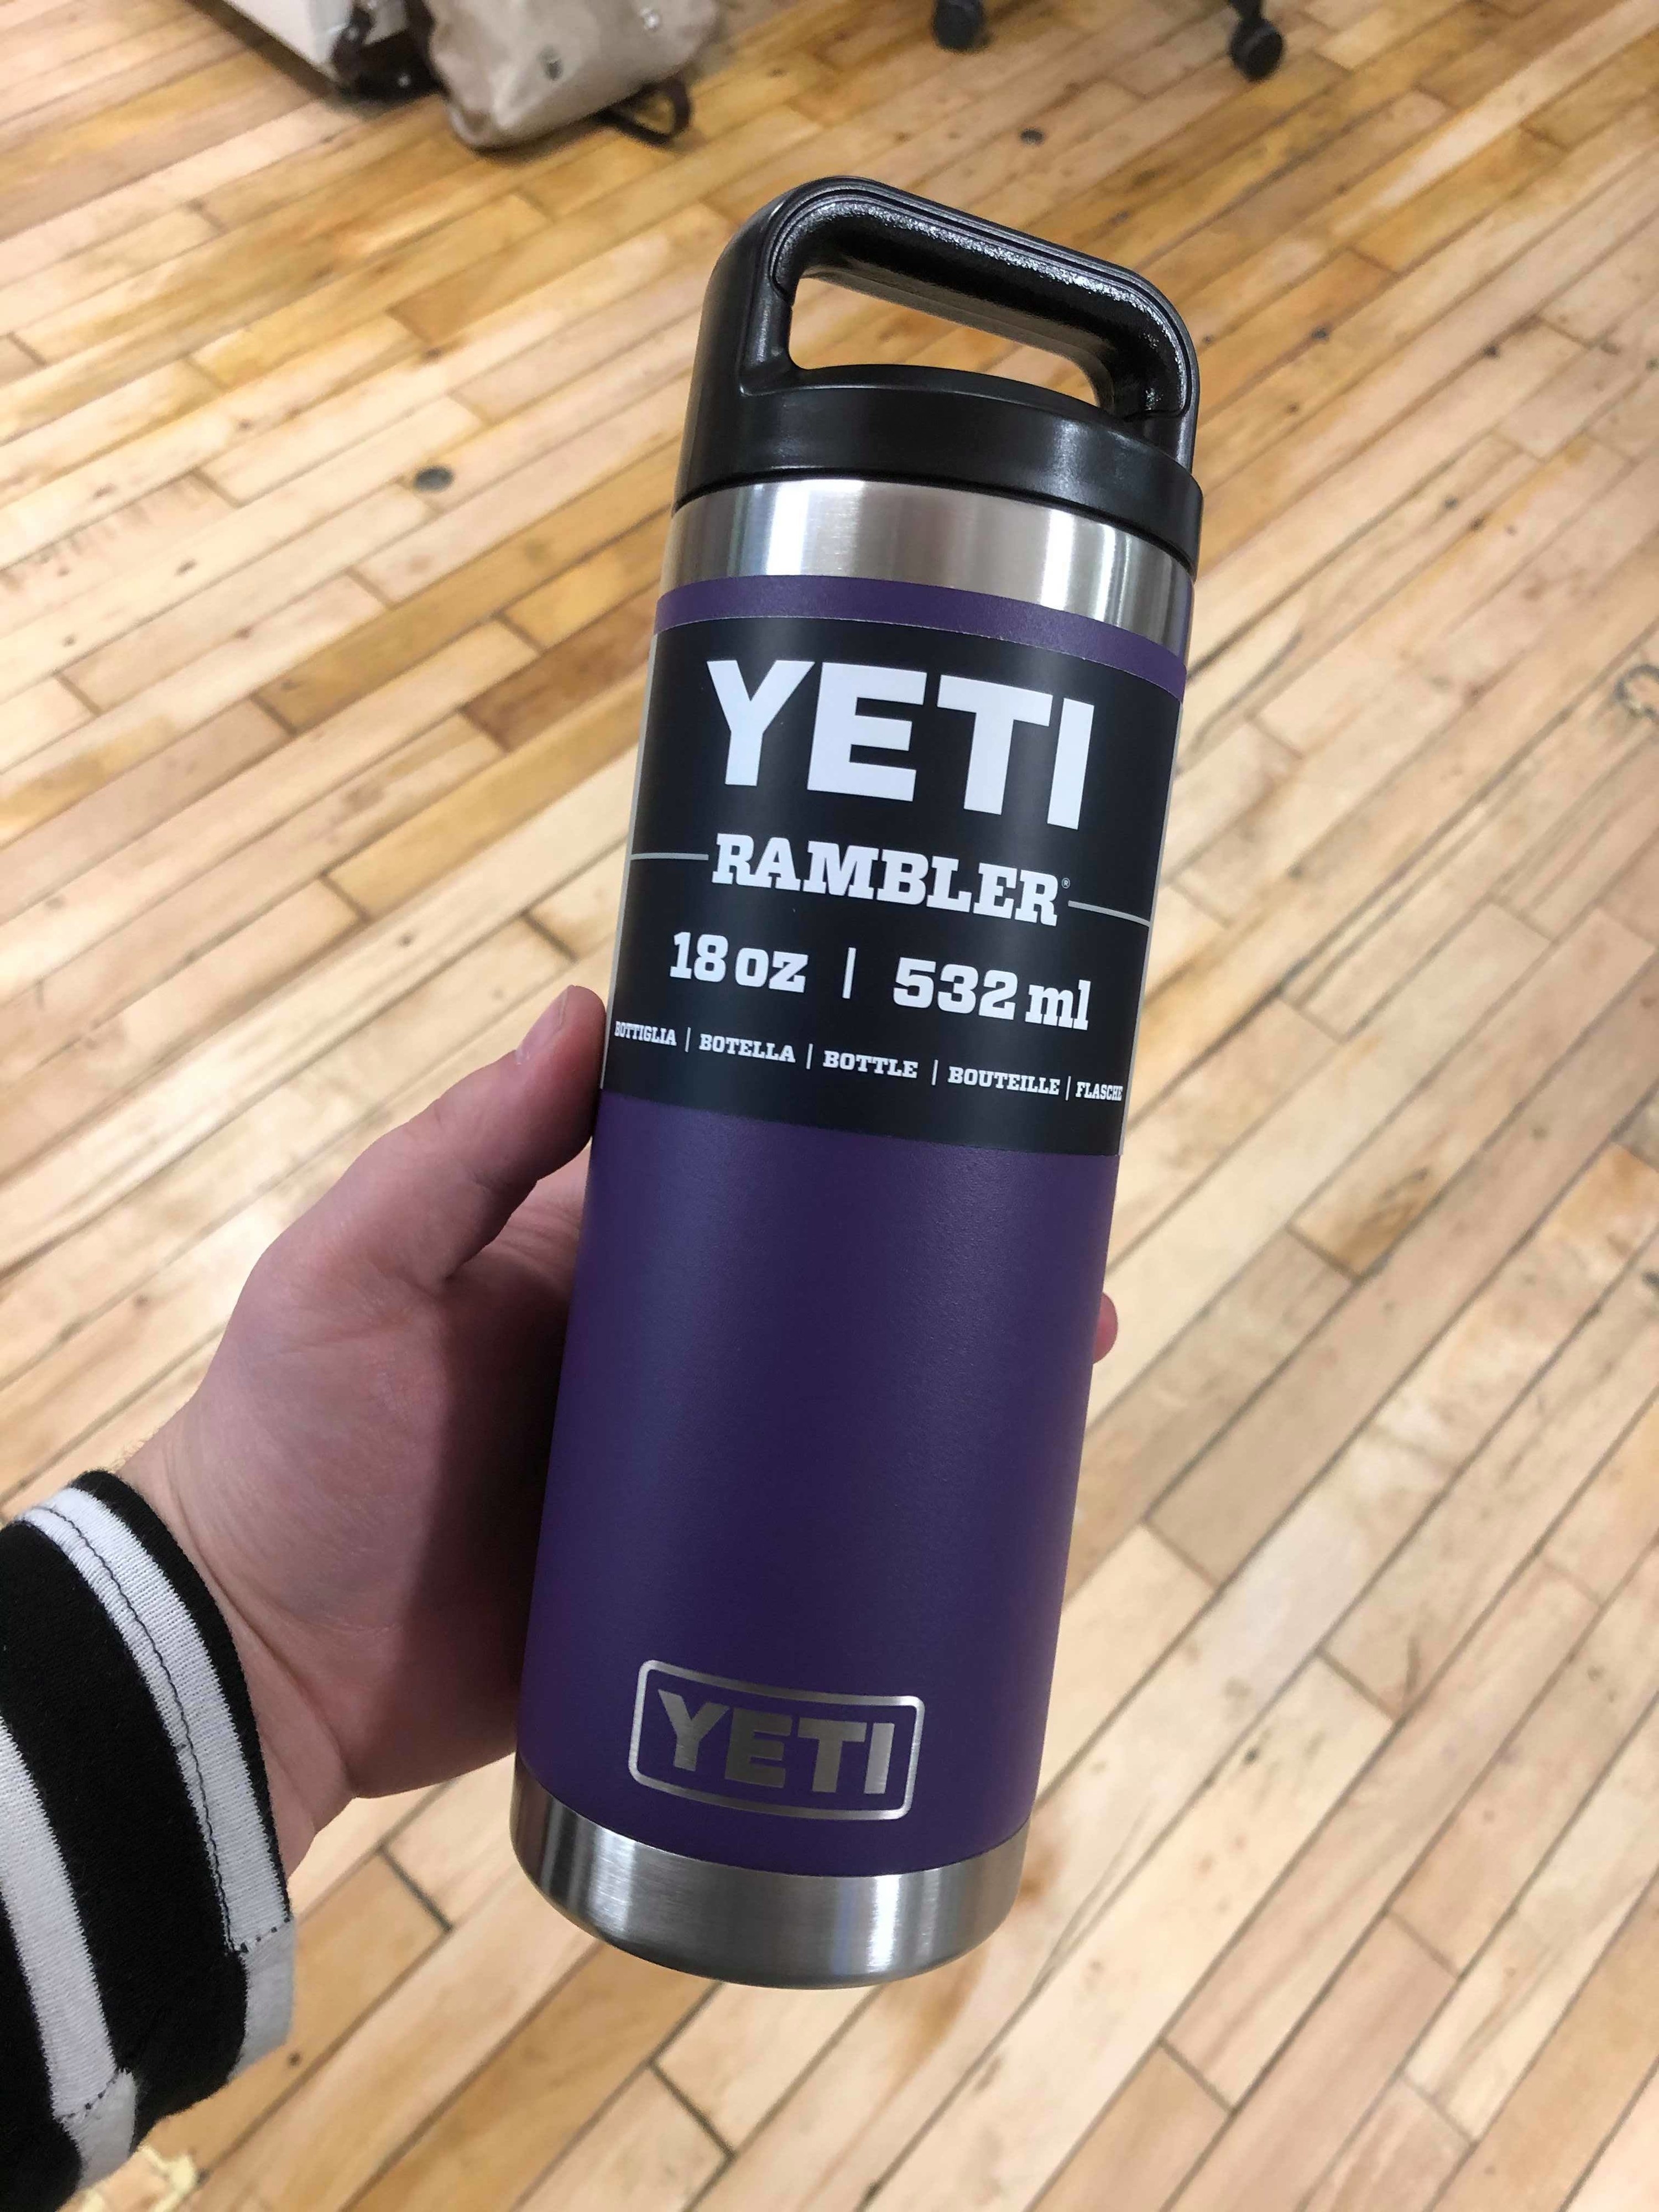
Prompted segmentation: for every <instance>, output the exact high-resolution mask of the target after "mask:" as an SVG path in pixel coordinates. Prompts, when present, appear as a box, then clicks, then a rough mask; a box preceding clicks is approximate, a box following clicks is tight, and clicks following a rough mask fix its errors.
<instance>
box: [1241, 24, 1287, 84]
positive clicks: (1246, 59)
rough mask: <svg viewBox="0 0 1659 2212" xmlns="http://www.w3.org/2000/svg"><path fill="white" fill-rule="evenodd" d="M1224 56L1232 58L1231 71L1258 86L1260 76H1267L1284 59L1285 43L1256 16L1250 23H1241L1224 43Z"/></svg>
mask: <svg viewBox="0 0 1659 2212" xmlns="http://www.w3.org/2000/svg"><path fill="white" fill-rule="evenodd" d="M1227 51H1228V52H1229V53H1230V54H1231V56H1232V58H1233V67H1234V68H1235V69H1236V70H1237V71H1238V73H1239V75H1240V76H1246V77H1249V80H1250V82H1251V83H1252V84H1259V83H1260V82H1261V79H1262V78H1263V77H1264V76H1272V75H1273V71H1274V70H1276V69H1277V68H1278V67H1279V64H1280V62H1282V61H1283V60H1284V58H1285V40H1284V38H1283V36H1282V34H1281V33H1279V32H1278V31H1276V30H1275V29H1274V28H1273V25H1272V24H1271V23H1268V22H1265V21H1263V20H1262V18H1261V16H1260V15H1258V16H1256V17H1255V20H1254V21H1249V22H1243V23H1241V24H1240V25H1239V26H1238V27H1237V30H1235V31H1234V33H1233V35H1232V37H1231V40H1229V41H1228V46H1227Z"/></svg>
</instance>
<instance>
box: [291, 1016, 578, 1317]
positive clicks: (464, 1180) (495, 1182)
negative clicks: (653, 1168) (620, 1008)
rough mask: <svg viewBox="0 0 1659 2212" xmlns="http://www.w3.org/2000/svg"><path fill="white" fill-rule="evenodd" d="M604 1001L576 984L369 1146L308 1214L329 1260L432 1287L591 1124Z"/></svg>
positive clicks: (309, 1228)
mask: <svg viewBox="0 0 1659 2212" xmlns="http://www.w3.org/2000/svg"><path fill="white" fill-rule="evenodd" d="M604 1039H605V1007H604V1006H603V1004H602V1003H601V1001H600V1000H599V999H598V998H596V997H595V996H594V994H593V993H592V991H587V990H583V989H582V988H580V986H576V985H573V986H571V987H569V988H568V989H566V990H564V991H562V992H561V993H560V994H559V996H558V997H557V998H556V1000H554V1001H553V1004H552V1005H551V1006H549V1007H548V1008H547V1009H546V1010H545V1012H544V1013H543V1014H542V1015H541V1016H540V1018H539V1019H538V1021H537V1022H536V1024H535V1025H534V1026H533V1027H532V1030H530V1032H529V1034H528V1035H527V1036H526V1038H525V1040H524V1042H523V1043H522V1044H520V1047H519V1048H518V1050H517V1052H515V1053H509V1054H507V1055H506V1056H505V1057H503V1058H502V1059H501V1060H494V1061H492V1062H491V1063H490V1065H489V1066H488V1067H481V1068H478V1069H477V1071H476V1072H475V1073H472V1074H471V1075H468V1076H465V1077H464V1078H463V1079H462V1080H461V1081H460V1082H459V1083H457V1084H455V1085H453V1086H452V1087H451V1088H450V1089H449V1090H447V1091H445V1092H444V1094H443V1096H442V1097H441V1098H437V1099H435V1100H434V1102H433V1103H432V1104H431V1105H430V1106H428V1108H427V1109H426V1111H425V1112H424V1113H422V1114H417V1115H416V1116H415V1118H414V1120H413V1121H405V1122H404V1124H403V1125H402V1127H400V1128H396V1129H393V1130H391V1131H390V1132H389V1133H387V1134H386V1136H384V1137H382V1138H381V1139H380V1140H379V1142H378V1143H376V1144H374V1145H371V1146H369V1148H368V1151H367V1152H364V1153H363V1155H362V1158H360V1159H358V1160H357V1161H356V1162H355V1163H354V1164H353V1165H352V1166H351V1167H350V1168H349V1169H348V1170H347V1171H346V1173H345V1174H344V1175H343V1176H342V1177H341V1178H340V1180H339V1182H337V1184H336V1185H335V1187H334V1188H333V1189H332V1190H331V1192H330V1193H329V1194H328V1195H327V1197H326V1198H325V1199H323V1200H321V1201H320V1202H319V1204H318V1205H317V1206H315V1207H313V1210H312V1212H311V1214H310V1215H309V1216H308V1217H307V1222H306V1224H305V1231H306V1233H307V1241H309V1239H310V1238H311V1237H315V1238H316V1239H317V1240H318V1242H319V1246H320V1248H321V1254H322V1255H324V1256H325V1259H326V1261H327V1264H328V1265H329V1266H330V1267H331V1269H335V1270H337V1269H340V1268H342V1267H343V1268H346V1269H349V1270H350V1271H351V1272H353V1273H364V1274H366V1275H368V1276H380V1277H381V1278H382V1279H386V1278H391V1279H394V1280H397V1281H400V1282H403V1283H405V1284H408V1285H410V1286H412V1287H414V1288H416V1289H419V1290H424V1291H436V1290H438V1289H440V1288H441V1286H442V1285H444V1284H445V1283H446V1282H447V1280H448V1279H449V1278H450V1277H451V1276H452V1275H453V1274H454V1273H455V1272H456V1270H457V1269H458V1268H459V1267H465V1264H466V1262H467V1261H469V1260H471V1259H472V1258H474V1257H475V1256H476V1255H477V1254H478V1253H479V1252H481V1251H483V1248H484V1246H485V1245H486V1244H489V1243H491V1242H493V1240H494V1239H495V1237H497V1236H498V1235H499V1234H500V1232H501V1230H502V1229H504V1228H505V1227H506V1225H507V1222H508V1221H509V1220H510V1219H511V1218H512V1216H513V1212H514V1211H515V1210H516V1208H517V1207H519V1206H521V1205H522V1204H523V1202H524V1200H526V1198H527V1197H528V1196H529V1195H530V1193H531V1192H532V1190H533V1189H534V1188H535V1187H536V1185H537V1184H538V1182H540V1181H541V1179H542V1177H543V1176H548V1175H551V1174H552V1172H553V1170H555V1169H556V1168H559V1167H562V1166H563V1164H564V1163H565V1162H566V1161H567V1160H568V1159H570V1158H574V1155H575V1154H576V1153H577V1152H580V1150H581V1148H582V1146H584V1145H585V1144H586V1142H587V1139H588V1138H589V1136H590V1135H591V1134H592V1127H593V1112H594V1107H595V1104H596V1103H597V1099H598V1094H599V1061H600V1054H601V1049H602V1047H603V1044H604Z"/></svg>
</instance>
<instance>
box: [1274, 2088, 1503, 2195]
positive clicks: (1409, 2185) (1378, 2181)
mask: <svg viewBox="0 0 1659 2212" xmlns="http://www.w3.org/2000/svg"><path fill="white" fill-rule="evenodd" d="M1467 2155H1468V2144H1467V2143H1466V2142H1464V2140H1463V2138H1462V2136H1460V2135H1459V2134H1458V2132H1457V2130H1456V2129H1455V2128H1454V2127H1453V2126H1452V2124H1451V2123H1450V2122H1449V2120H1447V2119H1445V2118H1443V2117H1442V2115H1441V2114H1440V2113H1439V2112H1437V2111H1436V2110H1435V2108H1434V2106H1432V2105H1431V2104H1428V2103H1425V2100H1423V2099H1422V2098H1421V2097H1419V2095H1418V2093H1417V2092H1416V2091H1415V2090H1414V2089H1413V2088H1412V2087H1411V2086H1410V2084H1409V2083H1408V2082H1403V2081H1402V2082H1396V2083H1395V2086H1394V2087H1392V2088H1391V2089H1390V2090H1389V2093H1388V2094H1387V2095H1386V2096H1384V2097H1383V2098H1382V2099H1381V2100H1379V2102H1378V2104H1377V2106H1376V2110H1375V2111H1374V2112H1372V2114H1371V2117H1370V2119H1369V2120H1367V2121H1366V2123H1365V2124H1364V2127H1363V2128H1361V2129H1360V2130H1359V2132H1358V2135H1357V2136H1355V2137H1354V2139H1353V2141H1352V2143H1351V2144H1350V2145H1349V2146H1348V2148H1347V2149H1346V2151H1344V2153H1343V2154H1342V2156H1341V2157H1340V2159H1338V2160H1337V2162H1336V2164H1335V2165H1334V2166H1333V2167H1332V2169H1331V2172H1330V2173H1329V2174H1328V2176H1327V2178H1326V2179H1325V2180H1324V2182H1323V2183H1322V2185H1321V2186H1320V2187H1319V2188H1318V2189H1316V2191H1314V2194H1313V2195H1312V2196H1311V2197H1310V2198H1309V2199H1308V2203H1307V2212H1429V2207H1430V2206H1431V2204H1432V2203H1434V2202H1435V2201H1436V2199H1437V2197H1439V2194H1440V2192H1441V2191H1442V2189H1443V2188H1444V2186H1445V2185H1446V2183H1447V2182H1448V2181H1449V2179H1451V2177H1452V2175H1453V2174H1454V2173H1455V2172H1456V2171H1457V2169H1458V2167H1459V2166H1461V2165H1462V2161H1463V2160H1464V2159H1465V2157H1466V2156H1467Z"/></svg>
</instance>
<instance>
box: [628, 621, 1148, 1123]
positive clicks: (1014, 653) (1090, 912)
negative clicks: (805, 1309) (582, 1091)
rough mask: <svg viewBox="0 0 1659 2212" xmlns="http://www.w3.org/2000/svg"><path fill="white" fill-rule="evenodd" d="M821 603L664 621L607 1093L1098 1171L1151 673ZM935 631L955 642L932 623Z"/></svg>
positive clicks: (1134, 642) (1096, 643)
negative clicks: (1024, 1154) (852, 613)
mask: <svg viewBox="0 0 1659 2212" xmlns="http://www.w3.org/2000/svg"><path fill="white" fill-rule="evenodd" d="M837 582H838V580H829V579H823V578H802V579H762V580H754V579H749V580H744V579H733V580H730V581H729V582H726V583H723V584H719V585H697V586H688V587H685V588H684V589H683V590H681V591H679V592H673V593H671V594H670V595H669V597H668V599H666V600H665V603H664V608H665V620H666V626H661V624H662V621H663V618H659V632H658V635H657V639H656V643H655V647H654V649H653V666H652V675H651V683H650V690H649V700H648V704H647V713H646V723H645V732H644V738H643V743H642V750H641V771H640V786H639V794H638V802H637V806H636V809H635V820H634V829H633V836H632V842H631V847H630V853H629V872H628V881H627V888H626V896H625V899H624V907H623V926H622V933H621V941H620V946H619V952H618V960H617V979H616V987H615V991H614V994H613V1000H612V1008H611V1038H610V1046H609V1052H608V1055H607V1060H606V1066H605V1082H606V1085H607V1086H608V1087H609V1088H610V1089H611V1090H614V1091H623V1092H627V1093H629V1094H630V1095H632V1096H634V1097H643V1098H652V1099H658V1100H661V1101H665V1102H670V1103H678V1104H683V1105H689V1106H698V1107H704V1108H710V1109H715V1110H718V1111H722V1112H726V1113H734V1114H748V1115H758V1116H760V1117H762V1118H764V1119H766V1120H770V1121H797V1122H803V1123H806V1124H810V1125H811V1126H813V1127H819V1128H833V1129H848V1130H865V1131H872V1132H877V1133H884V1134H889V1135H896V1136H908V1137H921V1138H928V1139H934V1140H936V1141H940V1142H945V1143H954V1144H969V1145H987V1146H1003V1147H1007V1148H1013V1149H1018V1150H1024V1151H1034V1152H1115V1151H1116V1150H1117V1149H1118V1146H1119V1143H1120V1140H1121V1133H1122V1126H1123V1112H1124V1096H1125V1092H1126V1090H1127V1085H1128V1080H1129V1067H1130V1060H1131V1056H1132V1054H1133V1044H1134V1032H1135V1024H1136V1019H1137V1016H1138V1013H1139V1004H1140V992H1141V984H1142V979H1143V977H1144V975H1145V972H1146V948H1147V939H1148V933H1149V930H1150V926H1151V916H1152V899H1153V893H1154V890H1155V888H1156V884H1157V877H1158V855H1159V850H1160V847H1161V845H1162V842H1163V834H1164V816H1165V812H1166V810H1167V806H1168V803H1169V793H1170V777H1171V774H1172V771H1173V766H1174V757H1175V744H1176V721H1177V718H1178V714H1179V705H1178V700H1177V697H1176V692H1175V690H1174V688H1173V687H1174V685H1175V684H1178V681H1179V675H1178V671H1179V664H1178V663H1177V662H1176V661H1175V660H1174V658H1173V656H1172V655H1170V654H1167V653H1162V652H1161V649H1160V648H1158V647H1155V646H1149V645H1147V644H1146V641H1143V640H1140V639H1138V638H1133V637H1129V636H1128V635H1127V633H1124V632H1122V631H1120V630H1115V629H1111V628H1110V627H1109V625H1107V624H1105V623H1093V622H1089V621H1087V620H1086V619H1085V618H1084V617H1066V616H1062V617H1051V616H1045V615H1043V614H1042V611H1040V610H1033V609H1028V608H1025V607H1024V606H1022V605H1016V604H1015V603H1011V602H1007V601H1003V600H997V599H980V598H977V597H975V595H971V594H968V593H963V592H944V591H932V590H929V591H927V592H921V591H920V590H918V589H916V588H915V587H906V586H890V585H887V586H883V585H875V584H870V583H862V584H860V583H858V582H857V581H856V580H852V581H851V582H850V583H849V582H848V581H840V590H841V594H842V598H843V599H845V598H846V597H847V596H848V592H858V593H860V594H861V595H862V597H860V598H859V599H857V600H856V601H855V604H857V605H860V606H868V605H874V606H876V607H877V608H878V609H880V610H882V611H886V610H887V609H888V608H889V607H892V608H893V609H894V611H896V612H899V613H901V614H909V613H912V612H914V611H915V605H916V603H917V602H918V601H920V602H921V603H923V606H924V609H925V611H927V613H928V614H929V615H930V616H931V617H932V619H931V620H930V621H929V622H927V623H921V622H919V621H915V620H907V619H902V618H901V619H895V620H881V621H877V620H861V619H847V618H843V617H836V616H831V617H825V616H824V615H823V613H821V612H818V611H817V607H818V606H819V605H822V604H823V601H824V600H825V599H826V598H828V599H830V600H831V602H832V604H833V599H834V595H835V593H836V588H837ZM763 586H771V587H772V589H771V590H770V591H769V592H766V591H764V590H763V588H762V587H763ZM779 587H783V588H779ZM792 605H793V608H800V607H811V608H812V609H813V611H811V612H807V611H792ZM726 606H734V607H737V608H739V609H742V610H744V611H736V612H731V613H727V612H725V611H723V610H724V609H725V608H726ZM963 606H965V608H966V610H967V612H968V615H969V617H971V619H972V620H973V622H974V625H975V627H974V629H957V628H956V627H954V623H953V626H952V627H950V628H945V627H941V626H939V615H940V613H941V612H944V613H945V614H946V615H947V616H948V617H954V618H955V619H957V620H960V619H963V615H962V612H961V611H960V610H961V608H962V607H963ZM750 608H755V609H756V610H757V611H748V610H749V609H750ZM999 611H1002V612H1001V613H999ZM688 612H689V613H691V614H693V615H695V616H696V617H698V618H696V619H690V620H685V619H676V618H675V617H676V616H677V615H681V616H683V615H684V614H685V613H688ZM993 626H995V627H997V628H1001V629H1005V630H1012V631H1013V632H1014V633H1015V635H1012V636H1010V635H983V634H982V631H983V629H986V628H990V627H993ZM1033 631H1036V633H1037V635H1038V638H1039V640H1040V641H1032V632H1033ZM1056 631H1059V632H1060V635H1061V639H1062V642H1063V643H1064V644H1066V645H1073V646H1075V645H1078V644H1082V645H1084V646H1085V647H1089V648H1090V649H1091V653H1100V655H1101V656H1102V657H1100V658H1094V657H1085V654H1084V653H1079V652H1077V651H1068V650H1062V649H1060V647H1059V646H1057V645H1056V644H1054V642H1052V641H1051V640H1052V638H1053V637H1054V634H1055V632H1056ZM1114 658H1115V659H1117V660H1118V661H1119V662H1120V663H1121V662H1122V661H1127V662H1129V663H1130V665H1127V666H1125V665H1111V663H1112V659H1114ZM1147 667H1150V668H1151V669H1152V673H1151V674H1147V673H1143V672H1139V671H1140V670H1142V669H1146V668H1147ZM1166 671H1174V674H1173V676H1172V675H1171V674H1170V673H1169V672H1166Z"/></svg>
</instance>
